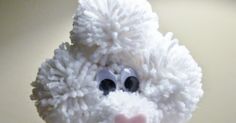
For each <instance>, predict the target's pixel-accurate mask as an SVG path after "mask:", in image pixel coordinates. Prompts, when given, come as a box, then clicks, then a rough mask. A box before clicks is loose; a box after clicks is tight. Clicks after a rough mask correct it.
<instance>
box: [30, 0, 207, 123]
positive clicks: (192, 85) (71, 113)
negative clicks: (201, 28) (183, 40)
mask: <svg viewBox="0 0 236 123" xmlns="http://www.w3.org/2000/svg"><path fill="white" fill-rule="evenodd" d="M158 27H159V25H158V16H157V15H156V14H155V13H153V11H152V8H151V6H150V4H149V3H148V2H147V0H80V1H79V7H78V9H77V11H76V14H75V16H74V22H73V29H72V31H71V42H72V43H71V44H70V43H63V44H61V45H60V46H59V48H58V49H56V50H55V52H54V57H53V58H52V59H49V60H47V61H45V62H44V63H43V64H42V66H41V67H40V69H39V72H38V75H37V78H36V80H35V81H34V82H33V83H32V86H33V87H34V89H33V94H32V95H31V99H32V100H36V103H35V104H36V107H37V109H38V112H39V115H40V116H41V117H42V118H43V119H44V120H45V121H46V122H47V123H183V122H186V121H187V120H189V119H190V118H191V114H192V112H193V111H194V110H195V109H196V105H197V103H198V102H199V100H200V98H201V96H202V94H203V91H202V84H201V78H202V73H201V68H200V67H199V66H198V64H197V63H196V62H195V61H194V59H193V58H192V56H191V55H190V53H189V51H188V50H187V49H186V48H185V47H184V46H182V45H180V44H179V43H178V40H177V39H172V36H173V34H172V33H167V34H166V35H162V34H161V33H160V32H159V31H158Z"/></svg>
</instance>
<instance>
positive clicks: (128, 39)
mask: <svg viewBox="0 0 236 123" xmlns="http://www.w3.org/2000/svg"><path fill="white" fill-rule="evenodd" d="M157 29H158V18H157V15H156V14H155V13H153V12H152V9H151V6H150V5H149V3H148V2H147V1H146V0H81V1H80V6H79V8H78V10H77V13H76V15H75V17H74V23H73V30H72V31H71V40H72V42H73V43H76V44H80V43H82V44H84V45H87V46H94V45H95V46H99V48H98V51H97V52H101V53H102V54H107V53H112V52H119V51H121V50H127V51H130V50H133V49H135V48H136V49H140V48H145V44H146V43H147V42H150V40H151V39H152V38H155V36H156V33H157V31H156V30H157Z"/></svg>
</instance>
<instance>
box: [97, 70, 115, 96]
mask: <svg viewBox="0 0 236 123" xmlns="http://www.w3.org/2000/svg"><path fill="white" fill-rule="evenodd" d="M96 80H97V82H99V89H100V90H101V91H103V94H104V95H108V94H109V92H111V91H115V90H116V78H115V75H114V74H113V73H112V72H111V71H109V70H108V69H103V70H100V71H99V72H98V73H97V75H96Z"/></svg>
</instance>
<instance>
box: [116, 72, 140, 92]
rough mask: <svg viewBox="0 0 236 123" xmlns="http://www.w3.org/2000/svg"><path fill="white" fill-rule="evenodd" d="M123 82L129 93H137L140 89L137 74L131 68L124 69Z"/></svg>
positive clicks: (122, 73)
mask: <svg viewBox="0 0 236 123" xmlns="http://www.w3.org/2000/svg"><path fill="white" fill-rule="evenodd" d="M120 79H121V82H123V85H124V88H125V90H126V91H129V92H136V91H138V89H139V80H138V77H137V74H136V72H135V71H134V70H133V69H131V68H124V69H123V70H122V71H121V78H120Z"/></svg>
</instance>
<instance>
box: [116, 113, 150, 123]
mask: <svg viewBox="0 0 236 123" xmlns="http://www.w3.org/2000/svg"><path fill="white" fill-rule="evenodd" d="M114 120H115V123H146V118H145V116H143V115H136V116H134V117H131V118H127V117H126V116H125V115H122V114H120V115H117V116H115V119H114Z"/></svg>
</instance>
